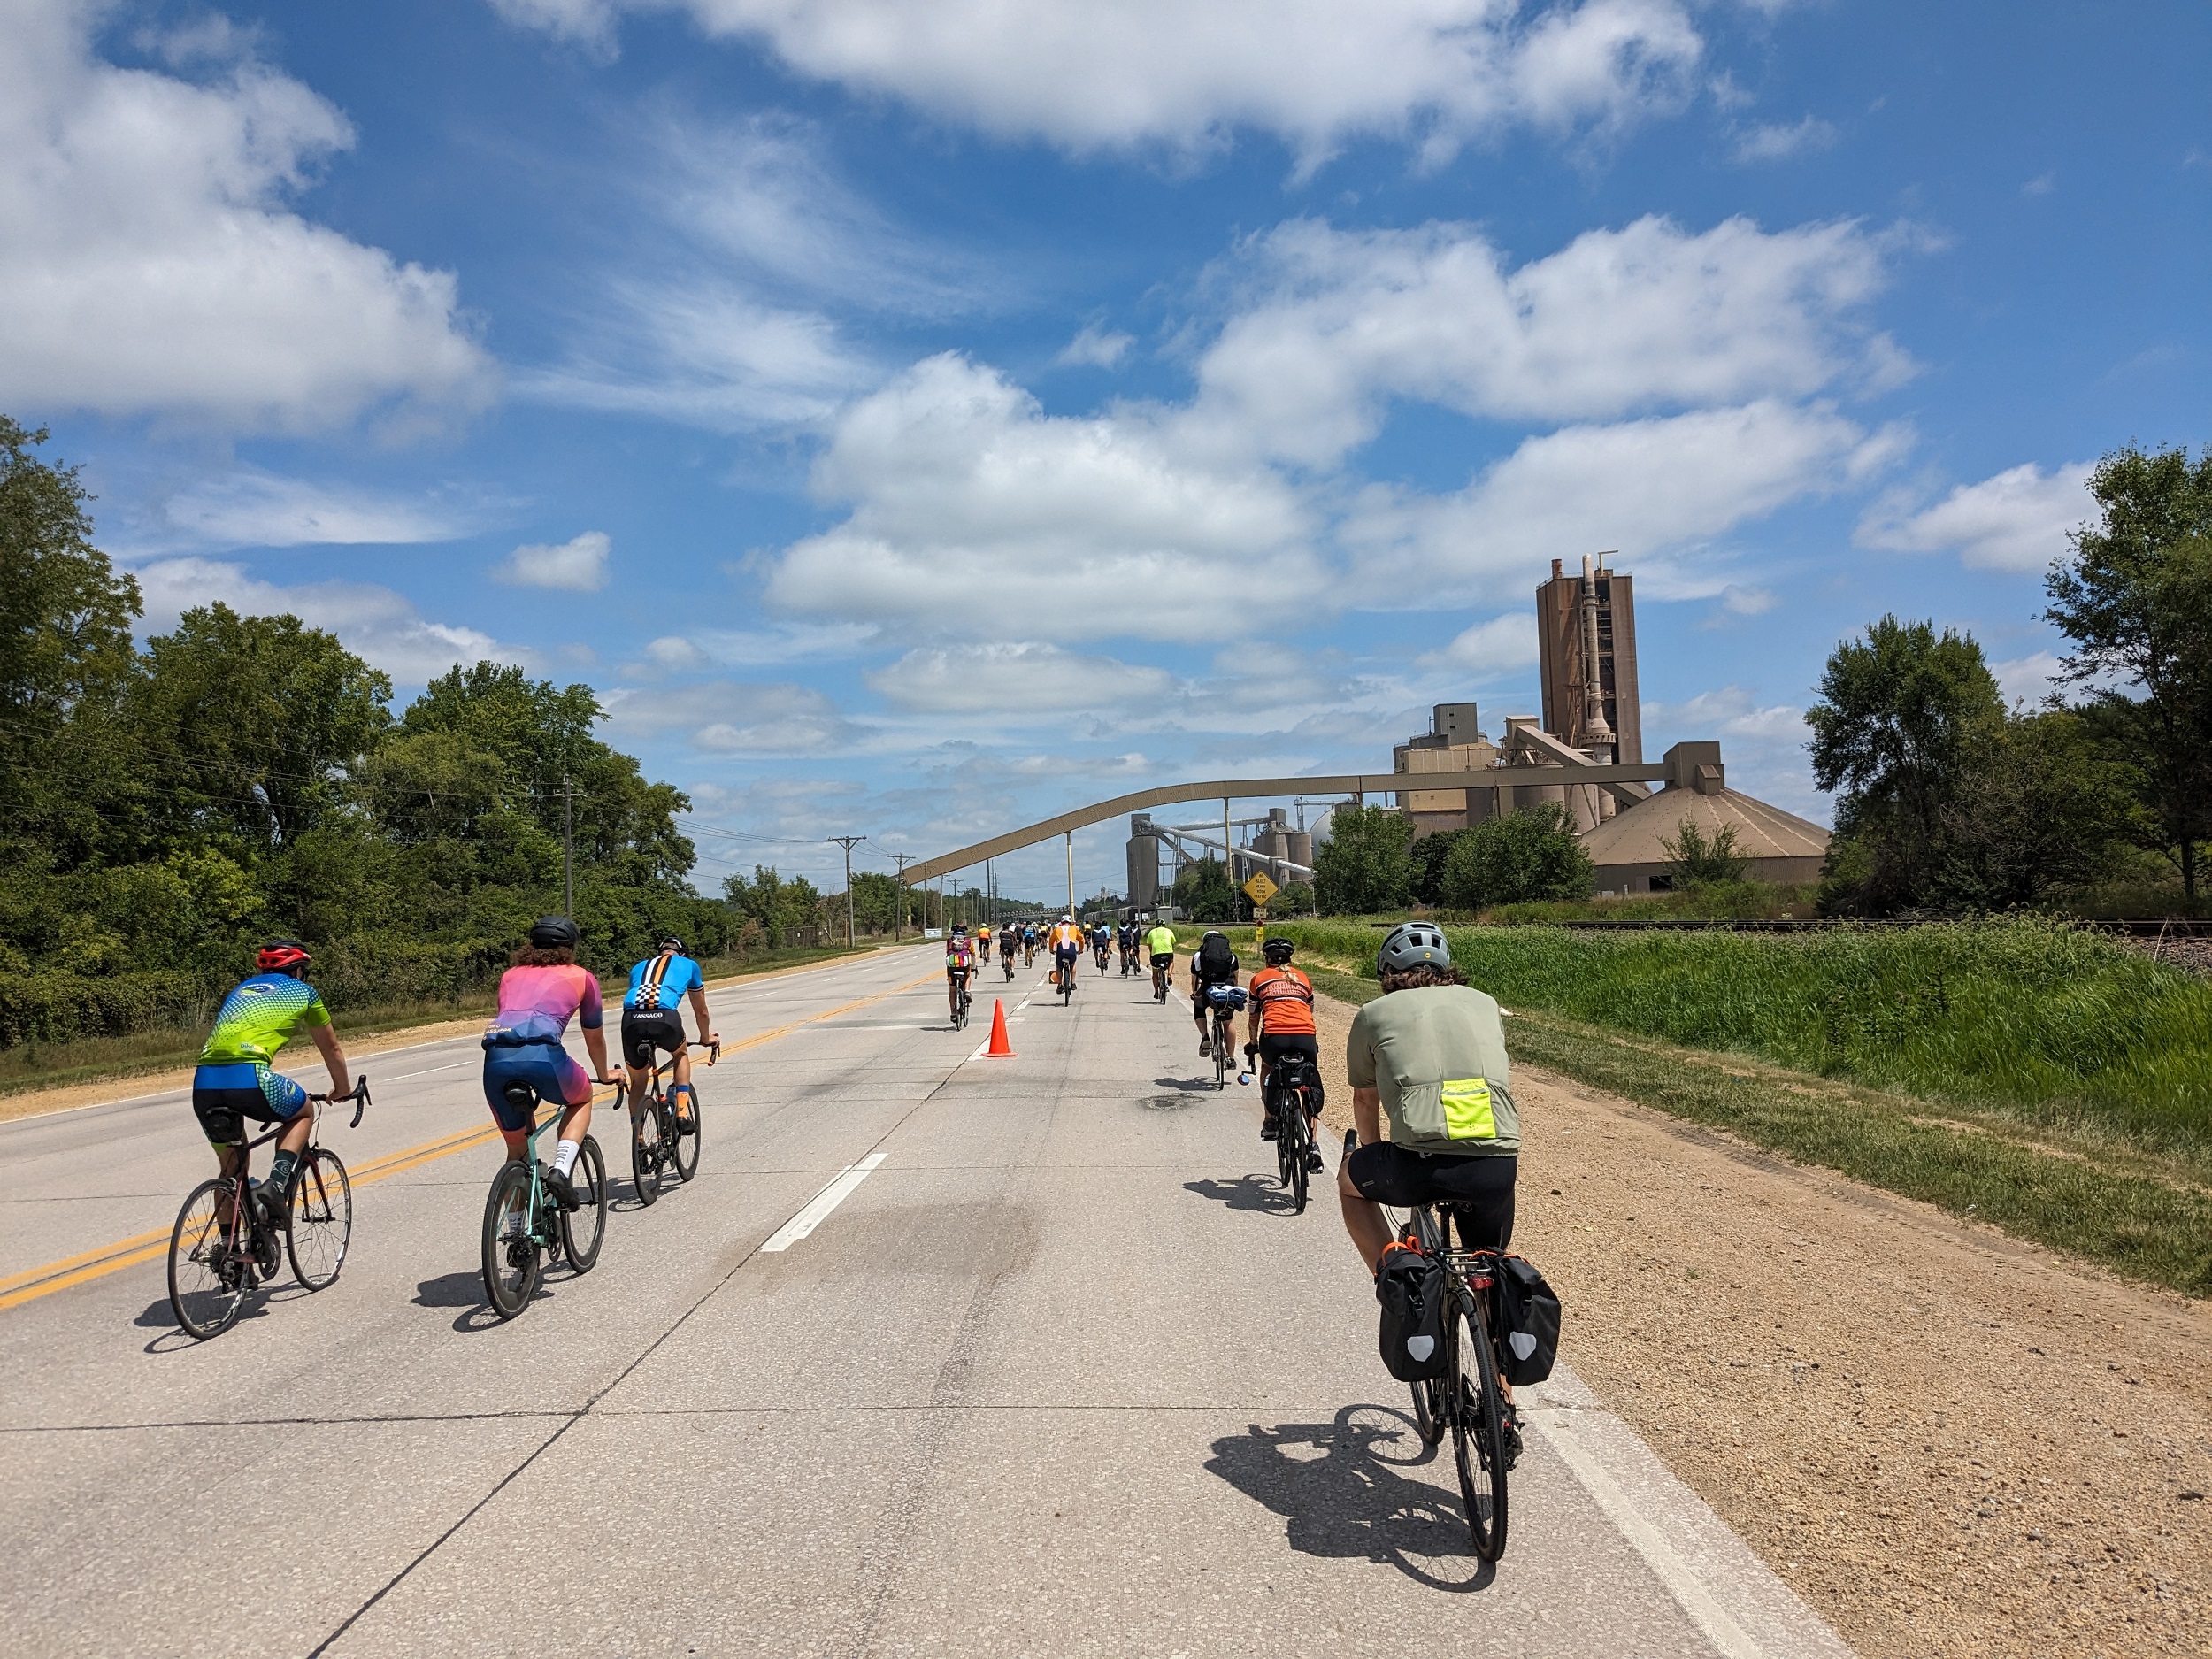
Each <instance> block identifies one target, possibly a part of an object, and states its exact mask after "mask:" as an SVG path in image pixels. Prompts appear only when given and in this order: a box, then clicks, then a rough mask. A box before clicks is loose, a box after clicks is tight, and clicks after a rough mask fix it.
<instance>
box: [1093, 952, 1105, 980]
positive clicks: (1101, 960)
mask: <svg viewBox="0 0 2212 1659" xmlns="http://www.w3.org/2000/svg"><path fill="white" fill-rule="evenodd" d="M1091 955H1093V956H1096V957H1097V958H1098V975H1099V978H1101V979H1104V978H1105V977H1106V947H1105V946H1103V945H1100V946H1098V947H1097V948H1095V949H1094V950H1093V951H1092V952H1091Z"/></svg>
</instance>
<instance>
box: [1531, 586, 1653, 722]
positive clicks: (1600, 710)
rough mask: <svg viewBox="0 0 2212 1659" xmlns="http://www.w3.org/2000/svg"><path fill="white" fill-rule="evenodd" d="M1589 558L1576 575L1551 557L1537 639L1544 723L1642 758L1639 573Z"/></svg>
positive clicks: (1540, 593) (1539, 597)
mask: <svg viewBox="0 0 2212 1659" xmlns="http://www.w3.org/2000/svg"><path fill="white" fill-rule="evenodd" d="M1606 557H1607V556H1606V555H1604V554H1600V555H1599V556H1598V557H1597V558H1596V560H1595V561H1592V560H1590V559H1585V560H1583V562H1582V569H1581V570H1580V571H1579V572H1576V573H1574V574H1572V575H1570V574H1569V573H1568V572H1567V571H1566V569H1565V564H1564V561H1563V560H1560V559H1554V560H1553V561H1552V562H1551V580H1548V581H1547V582H1546V583H1544V585H1543V586H1542V587H1540V588H1538V589H1537V590H1536V642H1537V649H1538V654H1539V659H1540V667H1541V672H1542V675H1543V681H1544V729H1545V730H1546V731H1547V732H1549V733H1551V734H1552V735H1553V736H1554V737H1555V738H1557V739H1559V740H1560V741H1562V742H1563V743H1567V744H1570V745H1571V746H1572V747H1574V748H1576V749H1585V750H1588V749H1609V750H1610V751H1611V753H1610V754H1609V756H1608V757H1607V758H1608V759H1609V760H1611V761H1612V762H1614V763H1615V764H1620V765H1641V764H1643V758H1644V722H1643V714H1642V710H1641V707H1640V703H1639V702H1638V700H1637V692H1636V595H1635V588H1634V579H1633V578H1632V577H1630V576H1627V575H1624V574H1623V573H1622V572H1618V571H1615V570H1609V569H1608V568H1607V566H1606V564H1605V560H1606Z"/></svg>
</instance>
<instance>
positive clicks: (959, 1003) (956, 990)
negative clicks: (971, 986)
mask: <svg viewBox="0 0 2212 1659" xmlns="http://www.w3.org/2000/svg"><path fill="white" fill-rule="evenodd" d="M948 995H949V998H950V1001H951V1003H952V1028H953V1029H954V1030H955V1031H965V1030H966V1029H967V1028H968V1010H969V1009H970V1008H972V1006H974V1003H975V998H973V997H972V996H971V995H968V976H967V975H966V974H964V973H956V974H954V975H953V976H952V989H951V991H950V992H949V994H948Z"/></svg>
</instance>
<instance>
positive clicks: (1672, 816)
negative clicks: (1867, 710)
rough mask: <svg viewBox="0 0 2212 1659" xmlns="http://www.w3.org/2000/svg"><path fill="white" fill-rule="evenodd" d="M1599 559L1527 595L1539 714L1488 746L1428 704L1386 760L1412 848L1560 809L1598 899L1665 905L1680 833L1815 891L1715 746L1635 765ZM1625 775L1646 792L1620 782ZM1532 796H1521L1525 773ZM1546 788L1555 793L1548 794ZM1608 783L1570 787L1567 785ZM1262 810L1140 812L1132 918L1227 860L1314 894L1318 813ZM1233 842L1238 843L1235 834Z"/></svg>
mask: <svg viewBox="0 0 2212 1659" xmlns="http://www.w3.org/2000/svg"><path fill="white" fill-rule="evenodd" d="M1606 557H1608V556H1606V555H1599V556H1598V557H1595V558H1585V559H1584V560H1583V561H1582V569H1581V570H1580V571H1579V572H1576V573H1573V574H1570V573H1569V572H1567V571H1566V569H1565V568H1564V561H1563V560H1560V559H1554V560H1553V561H1552V566H1551V575H1550V577H1549V579H1548V580H1546V581H1544V582H1543V583H1542V584H1541V585H1540V586H1539V587H1538V588H1537V589H1536V629H1537V658H1538V664H1539V672H1540V679H1541V686H1542V706H1543V712H1542V714H1541V715H1540V716H1538V715H1508V716H1506V717H1505V722H1504V729H1503V730H1502V732H1501V733H1499V735H1498V736H1497V738H1495V739H1492V738H1491V737H1490V736H1489V735H1488V734H1487V733H1485V732H1484V731H1483V729H1482V724H1481V718H1480V710H1479V709H1478V707H1477V706H1476V705H1475V704H1474V703H1438V704H1437V705H1436V706H1435V707H1434V708H1433V709H1432V710H1431V712H1430V720H1429V729H1428V730H1427V731H1425V732H1424V733H1419V734H1418V735H1417V736H1414V737H1409V738H1408V739H1407V740H1406V741H1404V742H1402V743H1400V744H1399V745H1397V746H1396V748H1395V749H1393V750H1392V753H1391V772H1392V774H1393V776H1394V778H1402V779H1404V780H1405V782H1406V787H1402V788H1400V789H1399V790H1397V791H1396V792H1395V793H1396V800H1397V805H1398V808H1399V810H1401V811H1403V812H1404V813H1405V814H1406V815H1407V816H1408V817H1409V818H1411V819H1412V820H1413V831H1414V834H1415V836H1416V837H1420V836H1424V835H1431V834H1434V833H1438V832H1439V831H1442V830H1455V829H1464V828H1466V827H1468V826H1471V825H1474V824H1480V823H1482V822H1484V821H1486V820H1487V819H1489V818H1496V817H1498V816H1500V815H1502V814H1503V813H1508V812H1515V811H1521V810H1526V809H1528V808H1531V807H1534V806H1537V805H1540V804H1542V803H1555V804H1557V805H1559V806H1561V807H1563V808H1564V809H1565V810H1566V811H1567V813H1568V815H1569V818H1570V821H1571V823H1572V824H1573V825H1574V826H1575V828H1576V830H1577V832H1578V833H1579V834H1580V835H1581V836H1582V838H1583V844H1584V846H1585V847H1586V849H1588V851H1589V854H1590V858H1591V862H1592V863H1593V864H1594V865H1595V866H1596V872H1597V890H1598V892H1599V893H1600V894H1601V895H1627V894H1636V893H1649V892H1653V891H1663V890H1664V888H1665V887H1666V885H1667V880H1668V878H1667V873H1666V870H1667V865H1668V863H1669V862H1670V861H1669V858H1668V855H1667V852H1666V849H1665V847H1664V845H1663V843H1664V842H1666V841H1671V840H1673V839H1675V837H1676V836H1677V835H1678V833H1679V831H1680V826H1681V825H1682V824H1683V822H1684V821H1685V820H1687V821H1689V822H1691V823H1694V824H1695V825H1696V826H1698V828H1699V829H1700V831H1701V832H1702V833H1703V834H1704V835H1705V836H1706V838H1707V839H1708V840H1711V839H1713V838H1714V837H1716V836H1717V835H1719V834H1720V833H1721V832H1722V831H1724V830H1733V831H1734V833H1735V844H1736V848H1737V850H1738V852H1739V853H1740V855H1741V856H1746V857H1747V858H1748V859H1749V860H1750V868H1749V874H1750V877H1751V879H1754V880H1758V881H1771V882H1805V881H1812V880H1816V879H1818V878H1819V875H1820V872H1821V867H1822V864H1823V863H1824V861H1825V859H1826V856H1827V851H1828V832H1827V831H1826V830H1824V829H1823V828H1821V826H1819V825H1817V824H1815V823H1812V822H1810V821H1809V820H1807V819H1805V818H1799V817H1797V816H1796V815H1795V814H1793V813H1789V812H1785V811H1783V810H1781V809H1780V808H1779V807H1776V806H1770V805H1769V804H1768V803H1765V802H1763V801H1760V800H1756V799H1755V798H1753V797H1752V796H1750V795H1745V794H1743V793H1742V792H1741V791H1740V790H1735V789H1731V788H1730V787H1728V780H1727V769H1726V767H1725V765H1724V763H1723V762H1722V759H1721V752H1720V745H1719V744H1718V743H1717V742H1712V741H1701V742H1687V743H1678V744H1676V745H1675V746H1674V747H1673V748H1671V749H1669V750H1668V751H1667V753H1666V755H1665V757H1664V759H1663V765H1662V766H1657V767H1647V766H1646V765H1645V764H1644V753H1643V744H1644V735H1643V712H1642V708H1641V705H1640V699H1639V696H1638V691H1637V672H1636V600H1635V587H1634V582H1633V580H1632V578H1631V577H1630V576H1629V575H1628V574H1627V573H1626V572H1620V571H1615V570H1613V569H1611V568H1610V567H1609V565H1607V564H1606V563H1605V559H1606ZM1623 770H1633V771H1638V772H1640V773H1641V776H1642V778H1644V779H1654V780H1657V781H1658V782H1659V783H1660V785H1661V787H1659V788H1657V789H1654V788H1652V787H1650V784H1649V783H1647V782H1645V781H1641V780H1632V779H1622V778H1620V777H1618V776H1617V775H1611V774H1617V773H1618V772H1621V771H1623ZM1484 772H1498V773H1499V774H1500V780H1499V782H1498V783H1497V784H1496V785H1494V786H1491V787H1483V786H1481V785H1479V784H1478V785H1476V786H1475V787H1465V780H1466V779H1467V777H1468V776H1469V774H1475V775H1477V776H1479V775H1480V774H1482V773H1484ZM1532 772H1542V773H1543V774H1545V775H1543V776H1542V777H1541V778H1540V780H1538V781H1532V780H1531V777H1532ZM1553 772H1555V773H1556V774H1557V777H1558V781H1557V782H1553V781H1552V780H1551V777H1550V776H1549V774H1550V773H1553ZM1578 772H1581V773H1586V774H1587V773H1599V774H1604V775H1600V776H1596V777H1583V778H1579V779H1578V776H1577V773H1578ZM1424 775H1427V776H1432V777H1438V778H1442V777H1446V776H1448V777H1450V778H1451V779H1452V780H1453V787H1447V788H1428V789H1425V788H1422V787H1419V786H1418V781H1417V780H1419V779H1420V778H1421V777H1423V776H1424ZM1315 804H1316V805H1317V812H1316V816H1315V818H1314V820H1313V822H1312V823H1310V824H1309V823H1308V822H1307V817H1306V810H1307V805H1308V803H1305V802H1300V803H1296V810H1297V813H1298V823H1297V826H1296V827H1293V826H1292V825H1291V823H1290V813H1289V810H1286V809H1284V808H1281V807H1277V808H1273V809H1271V810H1269V812H1268V813H1267V814H1266V816H1265V817H1263V818H1241V819H1238V818H1232V817H1231V816H1230V813H1229V808H1228V805H1227V803H1224V807H1223V811H1222V816H1221V817H1219V818H1215V819H1213V820H1212V821H1210V822H1208V823H1200V824H1183V825H1168V824H1164V823H1161V822H1159V821H1157V820H1156V819H1155V818H1154V817H1153V816H1152V815H1151V814H1150V813H1148V812H1140V813H1137V814H1135V815H1134V816H1133V817H1132V818H1131V819H1130V838H1129V849H1128V856H1129V897H1130V902H1131V903H1132V904H1133V906H1135V907H1136V908H1138V909H1146V908H1149V907H1150V906H1152V905H1154V904H1156V903H1158V902H1162V901H1163V900H1164V894H1165V889H1166V888H1167V887H1170V886H1171V885H1172V884H1173V881H1174V879H1175V875H1176V872H1178V871H1179V870H1180V869H1181V868H1183V867H1184V866H1185V865H1187V864H1190V863H1193V862H1195V861H1196V860H1198V859H1201V858H1205V857H1216V858H1219V857H1223V856H1226V857H1227V858H1228V859H1229V861H1230V878H1231V879H1232V880H1233V881H1236V882H1242V881H1243V880H1244V879H1245V878H1246V877H1247V876H1248V875H1249V874H1251V873H1252V872H1255V871H1259V870H1265V871H1266V872H1268V873H1269V874H1270V876H1271V877H1272V878H1273V879H1274V880H1275V881H1276V882H1277V884H1278V885H1284V884H1286V883H1288V882H1290V881H1294V880H1295V881H1310V880H1311V879H1312V864H1313V843H1314V840H1315V837H1316V836H1317V834H1318V835H1323V836H1325V834H1326V823H1327V816H1328V811H1329V808H1330V803H1315ZM1240 831H1242V832H1244V836H1243V839H1242V841H1240V840H1239V832H1240Z"/></svg>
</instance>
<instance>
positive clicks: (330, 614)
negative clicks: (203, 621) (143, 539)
mask: <svg viewBox="0 0 2212 1659" xmlns="http://www.w3.org/2000/svg"><path fill="white" fill-rule="evenodd" d="M135 574H136V575H137V577H138V587H139V591H140V592H141V593H142V595H144V596H145V601H146V616H145V621H144V624H143V626H144V629H145V631H146V632H148V633H150V634H157V633H160V632H161V631H162V630H164V629H165V628H167V627H169V626H173V624H174V623H175V621H176V619H177V618H178V617H179V616H180V615H182V614H183V613H184V612H185V611H189V610H191V609H193V608H194V607H195V606H197V605H206V604H215V603H222V604H227V605H228V606H230V608H231V609H232V610H234V611H239V612H242V614H244V615H247V616H263V617H267V616H284V615H290V616H296V617H297V618H299V619H300V620H301V621H303V622H304V623H307V624H308V625H309V626H312V627H318V628H323V629H326V630H327V631H328V632H330V633H332V634H336V635H337V636H338V639H339V641H340V642H341V643H342V644H343V645H344V646H345V648H346V649H348V650H349V651H352V652H354V653H355V654H356V655H357V656H359V657H365V658H367V659H368V660H369V661H370V662H372V663H373V664H375V665H376V666H377V667H379V668H380V669H382V670H384V671H385V672H387V673H388V674H390V675H391V676H392V678H393V679H394V680H398V681H399V682H400V683H401V684H403V685H421V684H423V683H424V682H426V681H427V680H434V679H435V678H436V677H437V676H438V675H440V674H442V673H444V672H446V671H447V670H448V669H449V668H451V667H453V666H454V665H455V664H471V663H476V662H480V661H483V660H485V659H486V658H489V659H491V660H494V661H497V662H507V663H518V662H526V661H527V660H528V659H527V657H526V654H525V653H523V652H520V651H518V650H515V649H512V648H510V647H507V646H503V645H502V644H500V642H499V641H496V640H495V639H494V638H492V636H491V635H490V634H484V633H480V632H479V631H478V630H477V629H474V628H467V627H458V626H454V625H452V624H450V623H444V622H434V621H431V620H430V619H429V618H426V617H425V616H423V615H422V613H421V612H420V611H418V610H417V609H416V608H415V604H414V602H413V601H412V600H411V599H409V598H408V597H407V596H406V595H404V594H400V593H395V592H394V591H393V590H392V589H391V588H382V587H379V586H377V585H376V584H374V583H373V582H348V581H327V582H305V583H302V584H300V585H299V586H296V587H283V586H280V585H279V584H277V583H274V582H270V581H265V580H262V579H261V578H259V577H257V576H256V575H254V574H253V573H252V572H250V570H249V569H248V568H247V567H246V566H245V565H239V564H234V563H231V562H230V561H228V560H223V559H204V558H168V559H157V560H156V561H155V562H154V563H152V564H150V565H140V566H139V567H138V569H137V571H136V572H135Z"/></svg>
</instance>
